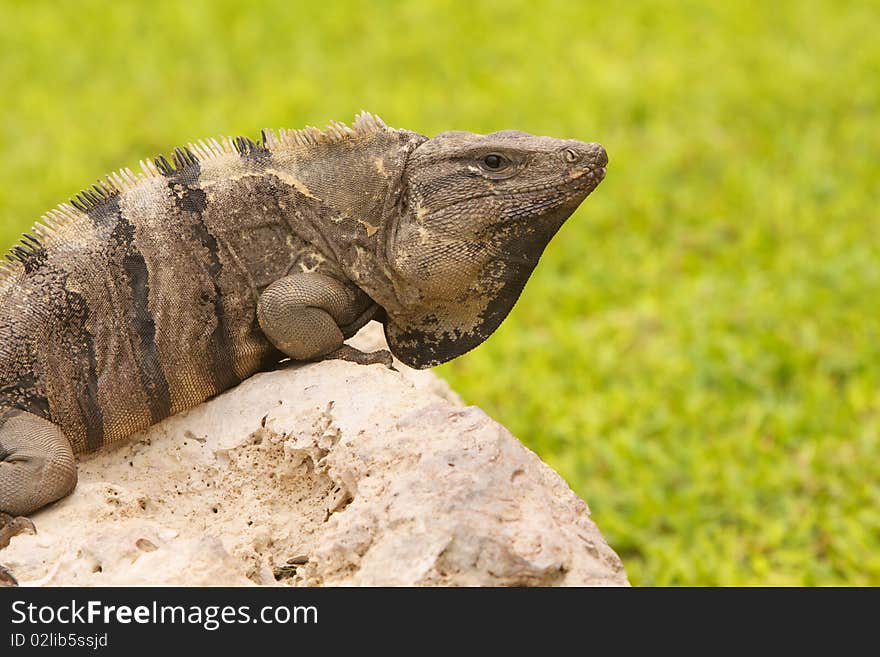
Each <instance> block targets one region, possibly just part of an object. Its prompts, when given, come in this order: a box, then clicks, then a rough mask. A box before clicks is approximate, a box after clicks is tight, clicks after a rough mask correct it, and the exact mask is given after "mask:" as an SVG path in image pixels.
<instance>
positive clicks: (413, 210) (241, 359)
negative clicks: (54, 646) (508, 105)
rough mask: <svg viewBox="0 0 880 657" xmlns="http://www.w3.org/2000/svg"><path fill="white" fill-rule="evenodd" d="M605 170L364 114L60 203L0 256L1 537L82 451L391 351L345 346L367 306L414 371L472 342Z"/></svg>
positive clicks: (67, 482)
mask: <svg viewBox="0 0 880 657" xmlns="http://www.w3.org/2000/svg"><path fill="white" fill-rule="evenodd" d="M606 163H607V157H606V155H605V151H604V150H603V149H602V147H601V146H600V145H598V144H588V143H583V142H580V141H574V140H563V139H552V138H549V137H536V136H533V135H530V134H526V133H523V132H516V131H503V132H495V133H492V134H489V135H477V134H472V133H468V132H446V133H443V134H440V135H438V136H437V137H435V138H433V139H428V138H427V137H424V136H422V135H419V134H416V133H414V132H409V131H407V130H395V129H392V128H389V127H387V126H385V125H384V124H383V123H382V121H381V120H380V119H378V118H377V117H375V116H372V115H370V114H367V113H363V114H361V115H359V116H358V117H357V119H356V120H355V122H354V125H353V126H352V127H348V126H345V125H342V124H338V123H335V124H333V125H332V126H331V127H330V128H329V129H327V130H326V131H323V132H322V131H319V130H317V129H315V128H306V129H305V130H299V131H284V130H282V131H280V132H279V133H275V132H271V131H264V132H263V134H262V140H261V142H260V143H254V142H253V141H251V140H249V139H246V138H242V137H239V138H237V139H228V138H227V139H224V140H222V141H220V142H218V141H215V140H208V141H202V142H199V143H197V144H190V145H189V146H188V147H187V148H182V149H177V150H176V151H175V153H174V157H173V162H168V161H167V160H166V159H165V158H163V157H160V158H158V159H156V160H155V161H153V162H144V163H142V167H143V169H144V171H143V173H140V174H134V173H132V172H131V171H129V170H127V169H125V170H122V171H120V172H118V173H114V174H112V175H110V176H108V177H107V178H106V179H105V180H104V181H101V182H100V183H98V184H97V185H96V186H94V187H93V188H92V189H90V190H87V191H84V192H82V193H81V194H79V195H78V196H77V197H76V198H75V199H74V200H72V201H71V202H70V203H69V204H63V205H61V206H59V207H58V208H56V209H55V210H52V211H51V212H49V213H48V214H47V215H46V216H45V217H43V220H42V222H41V223H39V224H37V225H36V226H35V227H34V229H33V231H32V234H29V235H26V236H25V237H24V238H23V239H22V241H21V244H20V245H19V246H16V247H14V248H13V250H12V251H11V253H10V254H9V256H7V259H8V260H9V262H8V263H4V264H3V265H2V266H0V512H3V513H4V514H7V515H6V516H4V517H5V518H6V521H7V528H6V530H3V529H0V547H2V545H3V542H4V540H5V541H6V542H8V540H9V533H10V532H12V531H14V529H15V528H16V527H20V526H21V525H22V521H21V519H18V520H16V521H12V520H11V516H24V515H26V514H29V513H31V512H32V511H34V510H36V509H39V508H40V507H42V506H44V505H46V504H49V503H50V502H53V501H55V500H57V499H59V498H61V497H63V496H65V495H67V494H68V493H70V492H71V490H73V488H74V486H75V485H76V466H75V462H74V453H79V452H86V451H90V450H95V449H98V448H99V447H101V446H102V445H105V444H107V443H109V442H111V441H115V440H120V439H123V438H125V437H127V436H130V435H131V434H133V433H135V432H137V431H140V430H143V429H145V428H147V427H149V426H150V425H152V424H155V423H157V422H159V421H160V420H162V419H164V418H166V417H168V416H170V415H172V414H174V413H178V412H180V411H183V410H186V409H189V408H192V407H194V406H196V405H198V404H200V403H201V402H203V401H205V400H206V399H208V398H210V397H212V396H213V395H216V394H217V393H220V392H222V391H224V390H227V389H229V388H231V387H233V386H235V385H236V384H238V383H239V382H241V381H242V380H243V379H245V378H247V377H249V376H251V375H252V374H254V373H256V372H259V371H261V370H264V369H267V368H270V367H272V366H274V365H275V364H277V363H278V362H279V361H280V360H282V359H284V358H285V357H290V358H293V359H297V360H313V359H320V358H322V357H327V356H331V357H332V356H339V355H341V356H348V357H352V358H354V359H355V360H358V361H360V362H375V361H377V360H383V357H382V356H381V355H380V356H378V357H377V356H373V357H371V356H370V355H367V354H359V352H354V350H352V349H350V348H349V349H348V350H346V349H345V348H344V347H343V340H345V339H346V338H348V337H351V336H352V335H354V333H355V332H356V331H357V330H358V329H359V328H360V327H361V326H363V325H364V324H365V323H366V322H368V321H370V319H378V320H379V321H382V322H383V323H384V324H385V334H386V336H387V338H388V344H389V346H390V348H391V351H392V352H393V353H394V355H395V356H397V357H398V358H399V359H400V360H401V361H403V362H404V363H406V364H407V365H410V366H413V367H419V368H423V367H430V366H432V365H436V364H438V363H442V362H444V361H447V360H450V359H452V358H455V357H456V356H459V355H460V354H462V353H464V352H466V351H468V350H469V349H472V348H473V347H475V346H476V345H478V344H480V343H481V342H482V341H483V340H485V339H486V338H487V337H488V336H489V335H490V334H491V333H492V332H493V331H494V330H495V329H496V328H497V327H498V325H499V324H500V323H501V321H502V320H503V319H504V317H505V316H506V315H507V314H508V312H509V311H510V309H511V308H512V306H513V304H514V303H515V302H516V299H517V297H518V296H519V294H520V292H521V290H522V288H523V286H524V285H525V283H526V280H527V279H528V277H529V275H530V274H531V272H532V270H533V269H534V267H535V265H536V264H537V262H538V258H539V257H540V255H541V253H542V251H543V250H544V248H545V246H546V245H547V243H548V242H549V241H550V239H551V238H552V237H553V235H554V234H555V233H556V231H557V230H558V229H559V227H560V226H561V225H562V223H563V222H564V221H565V219H566V218H567V217H568V216H569V215H570V214H571V213H572V212H573V211H574V210H575V209H576V208H577V207H578V205H579V204H580V203H581V201H583V200H584V198H585V197H586V196H587V195H588V194H589V193H590V192H591V191H592V190H593V189H594V188H595V187H596V185H598V184H599V182H600V181H601V180H602V178H603V177H604V175H605V165H606ZM386 353H387V352H386ZM2 524H3V521H2V520H0V526H2ZM4 531H5V532H6V534H5V539H4Z"/></svg>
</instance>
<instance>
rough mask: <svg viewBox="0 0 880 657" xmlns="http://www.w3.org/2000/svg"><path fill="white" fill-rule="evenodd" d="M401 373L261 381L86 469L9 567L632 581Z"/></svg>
mask: <svg viewBox="0 0 880 657" xmlns="http://www.w3.org/2000/svg"><path fill="white" fill-rule="evenodd" d="M377 335H378V332H377V328H376V327H375V326H371V327H368V328H367V329H365V331H363V332H362V334H360V335H359V336H357V338H356V339H355V341H354V342H355V343H356V344H358V346H360V347H367V348H370V347H373V348H376V347H379V346H381V341H380V339H379V338H378V337H377ZM397 367H398V368H399V369H400V370H401V371H400V372H394V371H391V370H388V369H387V368H385V367H384V366H381V365H371V366H359V365H354V364H350V363H346V362H340V361H328V362H322V363H315V364H308V365H295V366H289V367H287V368H285V369H282V370H279V371H276V372H270V373H265V374H259V375H257V376H254V377H252V378H251V379H249V380H247V381H245V382H244V383H243V384H242V385H240V386H238V387H237V388H235V389H234V390H231V391H229V392H227V393H225V394H223V395H221V396H219V397H217V398H216V399H213V400H211V401H209V402H208V403H206V404H203V405H202V406H200V407H198V408H196V409H193V410H192V411H190V412H188V413H184V414H180V415H178V416H175V417H173V418H170V419H168V420H166V421H165V422H163V423H161V424H159V425H157V426H155V427H153V428H151V429H150V430H149V431H147V432H144V433H142V434H139V435H138V436H135V437H134V438H133V439H131V440H130V441H127V442H125V443H122V444H119V445H115V446H111V447H109V448H107V449H105V450H102V451H101V452H99V453H98V454H94V455H90V456H85V457H83V458H82V459H81V461H80V465H79V473H80V474H79V485H78V487H77V489H76V491H74V493H73V494H72V495H71V496H69V497H68V498H66V499H64V500H62V501H60V502H58V503H56V504H54V505H52V506H51V507H49V508H46V509H44V510H42V511H40V512H38V513H36V514H34V516H33V521H34V523H35V524H36V526H37V528H38V533H37V534H36V535H21V536H17V537H15V538H14V539H13V540H12V542H11V543H10V545H9V547H7V548H6V549H5V550H2V551H0V563H3V564H4V565H6V566H7V567H8V568H9V569H10V570H11V571H12V572H13V573H14V574H15V575H16V577H17V578H18V580H19V582H20V583H21V584H22V585H25V586H26V585H52V586H59V585H159V584H163V585H225V586H230V585H232V586H235V585H253V584H257V585H297V586H302V585H305V586H318V585H368V586H371V585H385V586H387V585H391V586H396V585H400V586H409V585H465V586H468V585H489V586H500V585H574V586H583V585H627V579H626V574H625V572H624V569H623V565H622V564H621V562H620V560H619V559H618V557H617V555H616V554H614V552H613V551H612V550H611V548H610V547H608V545H607V544H606V543H605V541H604V540H603V538H602V536H601V534H600V533H599V530H598V529H597V528H596V526H595V525H594V524H593V522H592V521H591V520H590V515H589V510H588V508H587V505H586V504H585V503H584V502H583V500H581V499H580V498H578V497H577V496H576V495H575V494H574V493H573V492H572V491H571V490H570V489H569V487H568V486H567V485H566V484H565V482H564V481H563V480H562V479H561V478H560V477H559V475H557V474H556V473H555V472H553V471H552V470H551V469H550V468H549V467H548V466H547V465H545V464H544V463H542V462H541V460H540V459H538V457H537V456H536V455H535V454H534V453H533V452H531V451H530V450H528V449H526V448H525V447H524V446H523V445H522V444H521V443H520V442H519V441H518V440H516V439H515V438H514V437H513V436H512V435H511V434H510V433H509V432H508V431H507V430H506V429H505V428H504V427H502V426H501V425H499V424H498V423H496V422H494V421H493V420H492V419H491V418H489V417H488V416H487V415H486V414H485V413H483V412H482V411H481V410H480V409H478V408H476V407H465V406H463V405H462V404H461V402H460V400H459V399H458V397H457V396H456V395H455V394H454V393H453V392H451V391H450V390H449V388H448V386H447V385H446V384H445V383H444V382H443V381H441V380H440V379H439V378H437V377H436V376H435V375H433V374H431V373H430V372H415V371H413V370H409V369H407V368H405V367H403V366H402V365H400V364H398V365H397Z"/></svg>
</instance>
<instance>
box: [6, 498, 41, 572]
mask: <svg viewBox="0 0 880 657" xmlns="http://www.w3.org/2000/svg"><path fill="white" fill-rule="evenodd" d="M36 533H37V528H36V527H34V523H33V522H31V521H30V520H29V519H28V518H25V517H24V516H18V517H14V516H11V515H9V514H8V513H3V512H0V550H2V549H3V548H5V547H6V546H7V545H9V541H11V540H12V539H13V537H15V536H18V535H19V534H36ZM0 567H2V566H0ZM0 580H2V574H0Z"/></svg>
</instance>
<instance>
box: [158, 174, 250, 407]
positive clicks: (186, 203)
mask: <svg viewBox="0 0 880 657" xmlns="http://www.w3.org/2000/svg"><path fill="white" fill-rule="evenodd" d="M200 173H201V170H200V167H199V165H198V162H196V163H192V164H190V166H187V167H186V168H185V169H183V170H182V171H181V172H180V175H178V176H175V177H173V178H171V179H170V180H169V182H168V186H169V189H170V190H171V195H172V198H173V199H174V202H175V203H176V204H177V207H178V208H179V209H180V210H181V211H182V212H186V213H189V214H190V215H191V216H192V218H193V219H194V223H193V225H192V229H191V230H192V236H193V238H195V240H196V241H197V242H198V243H199V244H201V245H202V247H204V249H205V250H206V251H207V252H208V260H207V263H206V266H207V270H208V275H209V277H210V279H211V285H212V287H213V290H212V293H211V296H210V302H211V303H212V304H213V307H214V317H215V318H216V320H217V324H216V325H215V327H214V330H213V331H212V332H211V338H210V345H209V347H208V348H209V351H210V353H209V358H210V367H209V369H210V376H211V380H212V383H213V385H214V389H215V390H216V391H222V390H228V389H229V388H231V387H233V386H235V385H237V384H238V383H240V380H239V378H238V376H237V375H236V374H235V364H234V358H235V353H234V350H233V347H232V339H231V337H230V335H229V329H228V326H227V320H226V309H225V308H224V305H223V290H222V288H221V285H220V280H221V276H222V273H223V262H222V260H221V259H220V245H219V243H218V242H217V238H216V237H214V235H212V234H211V231H210V230H209V229H208V226H207V225H206V224H205V220H204V216H203V215H204V212H205V209H206V208H207V207H208V196H207V194H206V193H205V191H204V190H203V189H201V188H200V187H199V186H198V180H199V175H200Z"/></svg>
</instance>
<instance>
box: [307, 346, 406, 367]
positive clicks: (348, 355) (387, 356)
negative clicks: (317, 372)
mask: <svg viewBox="0 0 880 657" xmlns="http://www.w3.org/2000/svg"><path fill="white" fill-rule="evenodd" d="M318 360H345V361H348V362H349V363H357V364H358V365H384V366H385V367H387V368H388V369H389V370H394V371H395V372H396V371H397V370H395V369H394V358H393V357H392V356H391V352H390V351H388V350H387V349H380V350H379V351H370V352H365V351H361V350H360V349H355V348H354V347H352V346H349V345H347V344H344V345H342V346H341V347H340V348H339V349H337V350H336V351H331V352H330V353H329V354H327V355H326V356H321V358H319V359H318Z"/></svg>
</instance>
